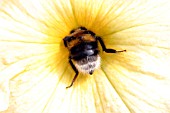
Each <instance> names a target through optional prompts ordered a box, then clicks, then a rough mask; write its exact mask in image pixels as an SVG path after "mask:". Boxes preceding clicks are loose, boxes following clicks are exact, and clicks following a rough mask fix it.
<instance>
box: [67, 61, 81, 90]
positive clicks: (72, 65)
mask: <svg viewBox="0 0 170 113" xmlns="http://www.w3.org/2000/svg"><path fill="white" fill-rule="evenodd" d="M69 63H70V65H71V67H72V68H73V70H74V71H75V73H76V74H75V76H74V78H73V80H72V82H71V84H70V85H69V86H67V87H66V89H67V88H70V87H71V86H72V85H73V84H74V82H75V80H76V78H77V76H78V73H79V72H78V70H77V69H76V67H75V65H74V64H73V62H72V61H71V59H69Z"/></svg>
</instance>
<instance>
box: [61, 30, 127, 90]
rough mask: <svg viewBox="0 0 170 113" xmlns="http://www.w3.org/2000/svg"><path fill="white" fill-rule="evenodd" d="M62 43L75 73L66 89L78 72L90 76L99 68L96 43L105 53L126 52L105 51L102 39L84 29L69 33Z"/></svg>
mask: <svg viewBox="0 0 170 113" xmlns="http://www.w3.org/2000/svg"><path fill="white" fill-rule="evenodd" d="M63 41H64V45H65V47H67V48H68V50H69V52H70V54H69V63H70V65H71V67H72V68H73V70H74V71H75V73H76V74H75V76H74V78H73V80H72V82H71V84H70V85H69V86H67V87H66V88H70V87H71V86H72V85H73V83H74V81H75V80H76V78H77V76H78V73H79V72H82V73H87V74H90V75H91V74H93V72H94V70H95V69H97V68H98V67H99V66H100V56H99V48H98V42H99V43H100V45H101V47H102V49H103V51H105V52H106V53H118V52H125V51H126V50H122V51H116V50H114V49H107V48H106V46H105V44H104V42H103V40H102V38H101V37H99V36H96V34H95V33H93V32H92V31H90V30H87V29H86V28H85V27H78V28H77V29H74V30H72V31H70V34H69V35H68V36H66V37H65V38H64V39H63Z"/></svg>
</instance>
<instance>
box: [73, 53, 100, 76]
mask: <svg viewBox="0 0 170 113" xmlns="http://www.w3.org/2000/svg"><path fill="white" fill-rule="evenodd" d="M75 66H76V68H77V69H78V70H79V71H80V72H83V73H87V74H93V71H94V70H95V69H97V68H98V67H99V66H100V56H99V55H92V56H87V57H85V58H83V59H81V60H77V61H76V64H75Z"/></svg>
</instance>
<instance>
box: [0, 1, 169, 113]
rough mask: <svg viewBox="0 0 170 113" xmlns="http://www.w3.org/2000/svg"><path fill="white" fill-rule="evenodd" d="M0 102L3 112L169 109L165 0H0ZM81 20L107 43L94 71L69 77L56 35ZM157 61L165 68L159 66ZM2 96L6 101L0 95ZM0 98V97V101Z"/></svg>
mask: <svg viewBox="0 0 170 113" xmlns="http://www.w3.org/2000/svg"><path fill="white" fill-rule="evenodd" d="M2 4H3V5H2V7H1V8H0V9H1V12H0V31H1V33H0V48H1V50H0V59H1V65H0V70H1V71H0V79H1V80H2V81H3V80H4V81H5V80H7V81H8V80H9V86H8V85H7V82H5V83H4V84H3V82H0V85H1V84H2V85H1V87H2V86H3V87H2V89H3V90H2V92H3V93H4V95H2V96H1V95H0V99H1V100H2V101H1V100H0V101H1V102H2V104H4V105H5V107H2V108H1V110H4V109H6V105H8V97H9V91H8V89H9V87H10V102H9V108H8V109H7V110H6V111H4V113H11V112H14V113H23V112H24V113H42V112H45V113H54V112H56V111H57V112H59V113H60V112H61V113H62V112H70V113H80V112H82V113H103V112H107V113H113V112H114V113H128V112H137V113H140V112H154V113H155V112H165V113H166V112H169V105H170V104H168V102H169V100H170V98H169V93H168V92H167V91H168V89H169V88H170V87H169V86H170V84H169V83H170V82H169V71H168V67H169V63H168V62H169V61H170V59H169V58H168V56H169V53H170V52H169V50H170V48H169V43H170V40H169V38H168V37H169V30H170V29H169V25H170V24H169V19H170V18H169V14H168V9H169V6H170V3H169V1H168V0H164V1H161V0H158V1H157V2H155V1H154V0H149V1H147V0H146V1H135V0H131V1H128V2H127V1H126V0H123V1H120V0H119V1H113V0H107V1H105V0H103V1H99V0H95V1H90V0H81V1H80V0H79V1H77V0H64V1H63V0H57V1H48V2H47V1H46V0H37V1H33V0H32V1H30V0H29V1H19V0H11V1H3V2H2ZM78 26H85V27H87V28H88V29H90V30H92V31H93V32H95V33H96V34H97V35H99V36H102V38H103V39H104V41H105V44H106V46H107V47H110V48H114V49H116V50H118V49H119V50H121V49H126V50H127V52H126V53H120V54H114V55H109V54H105V53H104V52H101V57H102V66H101V69H99V70H96V72H95V73H94V75H93V76H84V75H82V74H79V77H78V79H77V80H76V82H75V84H74V86H73V87H71V88H70V89H67V90H66V89H65V87H66V86H67V85H69V84H70V82H71V81H72V78H73V77H74V74H75V73H74V71H73V70H72V69H71V66H70V65H69V63H68V60H67V59H68V51H67V49H66V48H64V45H63V42H62V39H63V37H65V36H66V35H68V33H69V31H70V30H72V29H73V28H76V27H78ZM162 67H164V68H162ZM1 97H4V98H7V99H6V100H5V101H4V100H3V99H4V98H1ZM0 104H1V103H0Z"/></svg>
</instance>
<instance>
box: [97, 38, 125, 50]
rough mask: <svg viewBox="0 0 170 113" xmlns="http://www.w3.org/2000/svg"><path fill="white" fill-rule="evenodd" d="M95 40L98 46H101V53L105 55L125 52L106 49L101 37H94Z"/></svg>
mask: <svg viewBox="0 0 170 113" xmlns="http://www.w3.org/2000/svg"><path fill="white" fill-rule="evenodd" d="M96 38H97V40H98V41H99V42H100V45H101V46H102V49H103V51H105V52H106V53H118V52H125V51H126V50H121V51H116V50H115V49H107V48H106V46H105V44H104V42H103V40H102V38H101V37H98V36H97V37H96Z"/></svg>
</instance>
